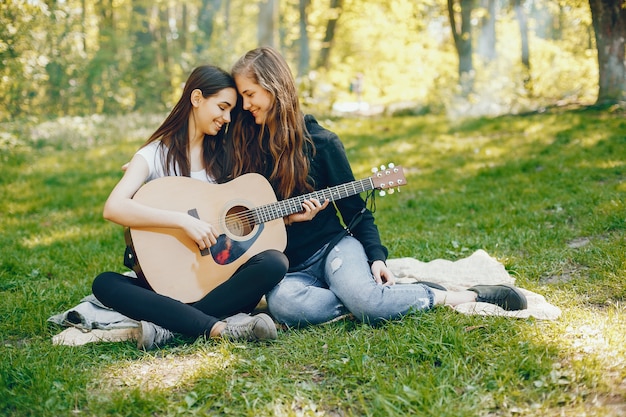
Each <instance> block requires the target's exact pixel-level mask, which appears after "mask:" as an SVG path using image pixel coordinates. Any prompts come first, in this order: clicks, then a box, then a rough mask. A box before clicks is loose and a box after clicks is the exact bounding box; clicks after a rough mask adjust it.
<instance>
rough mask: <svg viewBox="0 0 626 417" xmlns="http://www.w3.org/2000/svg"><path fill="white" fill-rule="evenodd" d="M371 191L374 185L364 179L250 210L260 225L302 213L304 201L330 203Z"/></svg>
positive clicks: (367, 179) (369, 180)
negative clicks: (316, 200) (312, 200)
mask: <svg viewBox="0 0 626 417" xmlns="http://www.w3.org/2000/svg"><path fill="white" fill-rule="evenodd" d="M373 189H374V183H373V181H372V179H371V178H365V179H362V180H357V181H352V182H349V183H345V184H341V185H336V186H334V187H330V188H326V189H324V190H319V191H313V192H311V193H308V194H303V195H300V196H298V197H292V198H288V199H286V200H282V201H277V202H276V203H271V204H266V205H264V206H259V207H256V208H254V209H252V210H251V211H252V212H253V215H254V221H255V223H256V224H260V223H265V222H269V221H272V220H276V219H279V218H281V217H285V216H289V215H290V214H294V213H297V212H299V211H302V203H303V202H304V201H305V200H310V199H312V198H316V199H318V200H319V201H320V202H324V201H325V200H329V201H331V202H332V201H336V200H341V199H342V198H346V197H350V196H353V195H355V194H359V193H362V192H363V191H369V190H373Z"/></svg>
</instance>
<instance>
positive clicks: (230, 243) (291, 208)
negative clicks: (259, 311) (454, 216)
mask: <svg viewBox="0 0 626 417" xmlns="http://www.w3.org/2000/svg"><path fill="white" fill-rule="evenodd" d="M381 168H382V169H381V170H378V171H377V172H374V174H373V175H372V176H371V177H369V178H365V179H362V180H357V181H352V182H349V183H346V184H341V185H337V186H334V187H330V188H327V189H324V190H319V191H314V192H311V193H308V194H304V195H301V196H298V197H293V198H289V199H286V200H282V201H277V199H276V194H275V193H274V190H273V189H272V186H271V185H270V183H269V182H268V181H267V180H266V179H265V177H263V176H262V175H259V174H244V175H242V176H240V177H238V178H236V179H234V180H232V181H229V182H227V183H224V184H209V183H206V182H204V181H200V180H196V179H193V178H189V177H178V176H170V177H162V178H158V179H155V180H152V181H150V182H148V183H146V184H145V185H143V186H142V187H141V188H140V189H139V190H138V191H137V193H136V194H135V195H134V196H133V199H134V200H137V201H139V202H141V203H142V204H145V205H148V206H151V207H155V208H160V209H165V210H175V211H181V212H186V213H188V214H189V215H191V216H194V217H196V218H199V219H202V220H204V221H206V222H207V223H211V224H212V225H213V226H215V227H216V228H217V229H218V231H219V233H220V235H219V237H218V240H217V243H216V244H215V245H213V246H211V247H210V248H207V249H204V250H200V249H199V248H198V245H197V244H196V242H194V241H193V240H192V239H190V238H189V237H188V236H187V235H186V234H185V232H184V231H183V230H181V229H174V228H158V227H133V228H129V229H127V230H126V243H127V246H128V249H129V250H127V256H128V257H129V258H132V261H133V262H130V264H132V268H133V270H134V271H135V272H136V273H137V277H138V278H139V279H140V280H142V281H144V283H147V284H148V285H149V286H150V287H151V288H152V289H153V290H154V291H155V292H157V293H159V294H162V295H166V296H168V297H171V298H174V299H177V300H179V301H182V302H184V303H191V302H195V301H198V300H199V299H201V298H202V297H204V296H205V295H206V294H208V293H209V292H210V291H211V290H213V289H214V288H215V287H217V286H218V285H220V284H222V283H223V282H225V281H226V280H228V279H229V278H230V277H231V276H232V275H233V274H234V273H235V272H236V271H237V269H238V268H239V267H240V266H241V265H243V264H244V263H245V262H247V261H248V260H249V259H250V258H251V257H253V256H254V255H256V254H258V253H260V252H262V251H264V250H268V249H276V250H279V251H283V250H284V249H285V247H286V245H287V233H286V230H285V224H284V222H283V217H285V216H289V215H290V214H293V213H297V212H299V211H302V203H303V202H304V201H305V200H309V199H312V198H316V199H318V200H319V201H322V202H323V201H324V200H330V201H331V202H332V201H336V200H339V199H342V198H346V197H350V196H352V195H355V194H359V193H361V192H364V191H368V190H374V189H379V190H387V189H389V190H390V191H393V190H395V188H397V187H399V186H402V185H405V184H406V179H405V177H404V173H403V170H402V167H400V166H397V167H396V166H393V165H390V166H389V167H384V166H382V167H381ZM382 192H384V191H381V193H382ZM127 260H128V259H127ZM127 260H125V263H126V261H127Z"/></svg>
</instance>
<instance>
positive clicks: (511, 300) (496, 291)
mask: <svg viewBox="0 0 626 417" xmlns="http://www.w3.org/2000/svg"><path fill="white" fill-rule="evenodd" d="M468 290H469V291H474V292H475V293H476V294H478V297H477V298H476V301H480V302H483V303H489V304H495V305H497V306H500V307H502V308H503V309H505V310H509V311H515V310H525V309H526V308H527V306H528V305H527V303H526V296H524V294H522V292H521V291H520V290H519V289H518V288H515V287H514V286H512V285H507V284H498V285H474V286H473V287H471V288H468Z"/></svg>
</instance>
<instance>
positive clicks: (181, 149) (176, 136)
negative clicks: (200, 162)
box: [144, 65, 240, 182]
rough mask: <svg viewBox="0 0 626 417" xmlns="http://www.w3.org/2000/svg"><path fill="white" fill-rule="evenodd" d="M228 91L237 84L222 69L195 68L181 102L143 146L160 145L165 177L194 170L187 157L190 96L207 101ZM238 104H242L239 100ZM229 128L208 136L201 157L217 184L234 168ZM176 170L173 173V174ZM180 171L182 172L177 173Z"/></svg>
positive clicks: (188, 174)
mask: <svg viewBox="0 0 626 417" xmlns="http://www.w3.org/2000/svg"><path fill="white" fill-rule="evenodd" d="M225 88H234V89H235V91H236V90H237V86H236V85H235V81H234V80H233V78H232V77H231V76H230V74H228V72H226V71H224V70H223V69H221V68H218V67H216V66H213V65H202V66H199V67H197V68H195V69H194V70H193V71H192V72H191V74H190V75H189V78H187V81H186V82H185V87H184V88H183V92H182V94H181V96H180V98H179V99H178V102H177V103H176V105H175V106H174V108H173V109H172V111H171V112H170V114H169V115H168V116H167V118H166V119H165V121H163V123H162V124H161V126H159V128H158V129H157V130H156V131H155V132H154V133H153V134H152V136H150V138H149V139H148V140H147V141H146V143H145V144H144V146H145V145H147V144H149V143H151V142H154V141H157V140H160V141H161V152H163V154H164V155H165V158H164V160H163V162H164V164H165V166H164V167H163V169H164V172H165V174H166V175H183V176H187V177H188V176H190V175H191V168H190V164H189V158H188V156H187V146H188V144H189V113H191V111H192V106H191V92H192V91H194V90H196V89H198V90H200V91H202V96H203V97H204V98H207V97H211V96H214V95H216V94H218V93H219V92H220V91H221V90H223V89H225ZM237 101H238V102H239V100H237ZM239 108H240V105H239V104H238V105H237V106H235V108H234V109H233V111H231V120H234V119H235V118H236V117H237V113H238V109H239ZM227 130H228V126H225V127H224V128H223V129H221V130H220V131H219V132H218V134H217V135H216V136H207V135H205V137H204V141H203V152H202V154H203V155H202V156H203V159H204V168H205V169H206V171H207V172H208V173H209V174H210V175H212V176H213V177H214V178H215V179H216V180H217V181H218V182H224V181H226V180H227V179H230V177H231V172H232V166H233V149H232V144H230V141H227V140H225V135H226V131H227ZM172 170H173V172H172ZM178 170H180V172H178Z"/></svg>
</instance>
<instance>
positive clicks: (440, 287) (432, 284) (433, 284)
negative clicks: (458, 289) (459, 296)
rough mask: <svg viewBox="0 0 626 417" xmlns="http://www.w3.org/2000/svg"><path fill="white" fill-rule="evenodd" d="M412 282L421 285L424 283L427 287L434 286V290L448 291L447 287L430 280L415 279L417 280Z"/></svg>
mask: <svg viewBox="0 0 626 417" xmlns="http://www.w3.org/2000/svg"><path fill="white" fill-rule="evenodd" d="M414 284H422V285H426V286H427V287H430V288H434V289H436V290H440V291H448V289H447V288H446V287H444V286H443V285H439V284H435V283H434V282H430V281H417V282H414Z"/></svg>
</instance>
